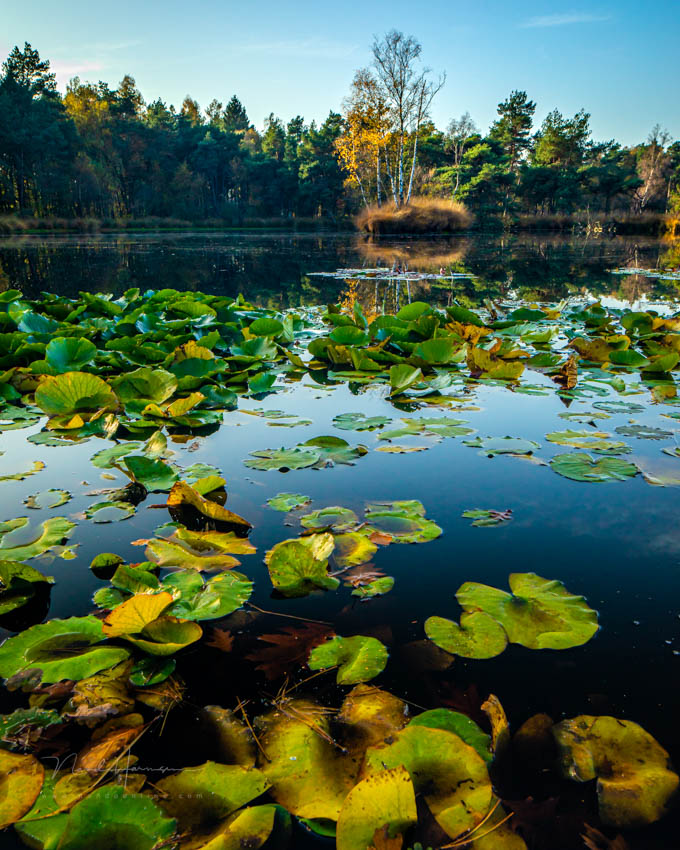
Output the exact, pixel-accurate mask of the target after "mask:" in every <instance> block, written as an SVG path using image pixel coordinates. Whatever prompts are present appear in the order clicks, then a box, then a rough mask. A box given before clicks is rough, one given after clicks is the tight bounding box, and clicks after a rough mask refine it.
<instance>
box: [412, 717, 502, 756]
mask: <svg viewBox="0 0 680 850" xmlns="http://www.w3.org/2000/svg"><path fill="white" fill-rule="evenodd" d="M409 726H410V727H414V726H426V727H427V728H428V729H445V730H446V731H447V732H453V733H454V734H456V735H458V737H459V738H460V739H461V740H463V741H465V743H466V744H469V746H471V747H472V748H473V749H474V750H475V751H476V752H477V753H478V754H479V755H480V756H481V757H482V758H483V759H484V761H485V762H487V764H488V763H489V762H491V761H492V760H493V753H492V749H491V737H490V736H489V735H487V734H486V732H482V730H481V729H480V728H479V726H478V725H477V724H476V723H475V722H474V720H471V719H470V718H469V717H468V716H467V715H465V714H461V713H460V712H459V711H451V710H450V709H449V708H433V709H432V710H431V711H423V712H422V714H419V715H418V716H417V717H414V718H413V720H411V722H410V723H409Z"/></svg>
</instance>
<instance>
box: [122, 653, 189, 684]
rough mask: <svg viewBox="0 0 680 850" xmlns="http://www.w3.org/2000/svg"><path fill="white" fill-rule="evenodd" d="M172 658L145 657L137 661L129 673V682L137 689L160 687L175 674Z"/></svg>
mask: <svg viewBox="0 0 680 850" xmlns="http://www.w3.org/2000/svg"><path fill="white" fill-rule="evenodd" d="M176 666H177V662H176V661H175V659H174V658H159V657H155V658H154V657H151V658H150V657H148V656H147V657H145V658H141V659H140V660H139V661H137V662H136V663H135V665H134V667H133V668H132V670H131V671H130V682H131V683H132V684H133V685H135V687H137V688H148V687H151V686H152V685H160V683H161V682H164V681H165V680H166V679H167V678H168V677H169V676H172V674H173V673H174V672H175V667H176Z"/></svg>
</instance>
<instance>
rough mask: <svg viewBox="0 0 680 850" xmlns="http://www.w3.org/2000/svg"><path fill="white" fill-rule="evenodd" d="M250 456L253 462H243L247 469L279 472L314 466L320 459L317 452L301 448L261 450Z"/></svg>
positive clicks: (248, 460)
mask: <svg viewBox="0 0 680 850" xmlns="http://www.w3.org/2000/svg"><path fill="white" fill-rule="evenodd" d="M250 455H251V457H252V458H253V460H250V459H248V458H247V459H246V460H244V461H243V463H244V464H245V465H246V466H247V467H248V468H249V469H262V470H268V469H278V470H279V471H280V472H286V471H288V470H289V469H305V468H306V467H308V466H314V464H315V463H317V461H318V460H319V458H320V453H319V452H318V451H316V450H314V449H309V448H303V447H302V446H297V447H296V448H294V449H263V450H261V451H257V452H251V453H250Z"/></svg>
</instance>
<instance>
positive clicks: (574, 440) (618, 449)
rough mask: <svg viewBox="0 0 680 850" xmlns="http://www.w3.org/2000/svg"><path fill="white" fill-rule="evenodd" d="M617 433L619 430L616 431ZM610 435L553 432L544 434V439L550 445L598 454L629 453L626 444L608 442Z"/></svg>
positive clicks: (629, 449)
mask: <svg viewBox="0 0 680 850" xmlns="http://www.w3.org/2000/svg"><path fill="white" fill-rule="evenodd" d="M616 430H617V431H618V432H619V433H620V430H619V429H618V428H617V429H616ZM609 436H610V435H609V434H608V433H607V432H606V431H574V430H571V429H570V430H568V431H553V432H551V433H550V434H546V435H545V438H546V440H548V441H549V442H551V443H558V444H559V445H560V446H573V447H574V448H576V449H588V450H589V451H591V452H597V453H598V454H606V453H607V452H609V453H611V454H615V455H616V454H625V453H627V452H630V451H631V448H630V446H629V445H627V444H626V443H622V442H620V441H617V440H608V439H607V437H609Z"/></svg>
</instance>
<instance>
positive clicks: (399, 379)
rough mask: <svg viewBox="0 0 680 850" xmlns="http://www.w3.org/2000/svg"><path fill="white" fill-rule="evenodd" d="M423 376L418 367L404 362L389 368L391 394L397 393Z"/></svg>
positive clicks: (403, 390)
mask: <svg viewBox="0 0 680 850" xmlns="http://www.w3.org/2000/svg"><path fill="white" fill-rule="evenodd" d="M422 377H423V373H422V372H421V371H420V369H418V368H415V367H413V366H407V365H406V364H405V363H403V364H401V365H399V366H392V367H391V368H390V386H391V387H392V393H391V395H398V394H399V393H403V392H406V390H407V389H408V388H409V387H411V386H413V384H415V383H417V382H418V381H419V380H420V379H421V378H422Z"/></svg>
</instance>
